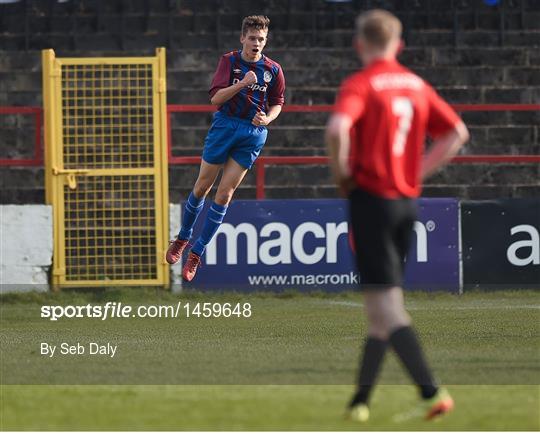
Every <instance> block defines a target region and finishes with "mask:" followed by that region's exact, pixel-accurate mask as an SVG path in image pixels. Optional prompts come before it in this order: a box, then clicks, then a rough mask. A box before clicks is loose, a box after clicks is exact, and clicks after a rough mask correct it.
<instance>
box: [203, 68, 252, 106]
mask: <svg viewBox="0 0 540 434" xmlns="http://www.w3.org/2000/svg"><path fill="white" fill-rule="evenodd" d="M254 83H257V75H256V74H255V73H254V72H253V71H248V72H247V73H246V75H245V76H244V78H243V79H242V80H240V81H239V82H238V83H236V84H233V85H231V86H229V87H225V88H223V89H220V90H218V91H217V92H216V93H215V94H214V96H213V97H212V98H211V99H210V103H211V104H213V105H221V104H224V103H226V102H227V101H229V100H230V99H231V98H232V97H233V96H235V95H236V94H237V93H238V92H240V91H241V90H242V89H243V88H245V87H248V86H251V85H252V84H254Z"/></svg>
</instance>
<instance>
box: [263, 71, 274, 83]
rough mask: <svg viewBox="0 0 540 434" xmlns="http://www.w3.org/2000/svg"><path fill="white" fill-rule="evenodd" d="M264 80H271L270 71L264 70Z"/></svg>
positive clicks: (267, 81)
mask: <svg viewBox="0 0 540 434" xmlns="http://www.w3.org/2000/svg"><path fill="white" fill-rule="evenodd" d="M263 78H264V81H265V82H266V83H270V82H271V81H272V73H271V72H270V71H264V76H263Z"/></svg>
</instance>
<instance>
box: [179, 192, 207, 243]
mask: <svg viewBox="0 0 540 434" xmlns="http://www.w3.org/2000/svg"><path fill="white" fill-rule="evenodd" d="M203 205H204V197H201V198H200V199H198V198H197V197H195V195H194V194H193V192H191V193H190V194H189V197H188V200H187V202H186V206H184V214H183V215H182V227H181V228H180V233H179V234H178V239H180V240H189V239H190V238H191V235H192V234H193V226H195V222H196V221H197V217H198V216H199V214H200V213H201V211H202V209H203Z"/></svg>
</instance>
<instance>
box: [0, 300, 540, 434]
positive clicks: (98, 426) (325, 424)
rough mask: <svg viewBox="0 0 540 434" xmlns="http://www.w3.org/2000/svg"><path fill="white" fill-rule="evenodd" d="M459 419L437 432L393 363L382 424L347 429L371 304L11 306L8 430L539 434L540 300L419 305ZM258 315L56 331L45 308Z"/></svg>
mask: <svg viewBox="0 0 540 434" xmlns="http://www.w3.org/2000/svg"><path fill="white" fill-rule="evenodd" d="M406 300H407V307H408V309H409V311H410V313H411V315H412V317H413V320H414V322H415V325H416V328H417V329H418V331H419V334H420V336H421V338H422V341H423V343H424V346H425V350H426V353H427V355H428V359H429V361H430V364H431V365H432V366H433V368H434V370H435V373H436V376H437V378H438V379H439V380H440V381H441V383H444V384H447V385H448V389H449V390H450V392H451V394H452V395H453V396H454V399H455V401H456V410H455V411H454V412H453V413H452V414H450V415H449V416H448V417H446V418H444V419H442V420H440V421H438V422H435V423H428V422H424V421H422V420H421V419H419V418H418V417H416V416H412V413H411V410H412V409H414V408H415V405H416V404H417V402H418V397H417V392H416V390H415V388H413V387H412V386H410V385H409V384H408V379H407V377H406V375H405V374H404V372H403V370H402V368H401V366H400V364H399V362H398V361H397V360H396V358H395V356H394V355H393V354H389V356H388V357H387V359H386V361H385V364H384V367H383V372H382V376H381V383H382V384H381V385H380V386H379V387H378V388H377V389H376V390H375V393H374V396H373V402H372V415H371V416H372V417H371V419H370V421H369V423H367V424H365V425H358V424H355V423H352V422H347V421H344V420H343V418H342V415H343V410H344V406H345V404H346V402H347V400H348V399H349V397H350V394H351V393H352V390H353V387H352V382H353V380H354V375H355V370H356V366H357V360H358V356H359V352H360V346H361V341H362V337H363V336H364V335H365V324H364V322H363V315H362V308H361V296H360V295H359V294H353V293H344V294H300V293H284V294H281V295H275V294H251V295H247V294H238V293H236V294H235V293H225V294H201V293H195V294H179V295H176V294H171V293H168V292H164V291H160V290H153V289H145V290H141V289H123V290H116V289H106V290H105V289H104V290H99V291H64V292H61V293H56V294H35V293H28V294H16V295H3V296H2V305H1V310H0V314H1V316H0V322H1V328H0V338H1V340H0V344H1V348H0V350H1V354H2V355H1V359H0V374H1V379H2V381H1V382H2V386H1V390H0V398H1V399H0V429H2V430H21V429H30V430H41V429H49V430H359V429H361V430H539V429H540V386H539V384H540V381H539V380H540V358H539V356H540V321H539V320H540V294H539V293H538V292H532V291H505V292H501V291H499V292H485V293H483V292H471V293H465V294H464V295H462V296H455V295H449V294H426V293H411V294H407V296H406ZM107 301H116V302H122V303H124V304H129V305H132V306H138V305H141V304H144V305H146V304H171V305H173V304H175V303H177V302H178V301H182V303H185V302H190V303H197V302H208V301H210V302H220V303H223V302H242V303H244V302H250V303H251V304H252V309H253V315H252V317H251V318H228V319H225V318H186V317H185V316H181V317H179V318H161V319H141V318H128V319H110V320H106V321H101V320H97V319H89V318H77V319H61V320H59V321H55V322H52V321H48V320H45V319H42V318H40V315H39V312H40V308H41V306H42V305H44V304H51V305H53V304H61V305H65V304H74V305H77V304H78V305H84V304H86V303H93V304H95V303H105V302H107ZM89 341H95V342H108V341H110V342H112V343H114V344H115V345H118V350H117V355H116V356H115V357H114V358H110V357H108V356H89V355H81V356H77V357H73V356H62V357H54V358H48V357H46V356H43V355H40V354H39V344H40V342H50V343H55V344H58V343H60V342H69V343H76V342H82V343H85V342H89Z"/></svg>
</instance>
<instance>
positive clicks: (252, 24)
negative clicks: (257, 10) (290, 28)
mask: <svg viewBox="0 0 540 434" xmlns="http://www.w3.org/2000/svg"><path fill="white" fill-rule="evenodd" d="M268 26H270V18H268V17H267V16H265V15H250V16H249V17H245V18H244V19H243V20H242V36H245V35H246V33H247V32H248V30H250V29H252V30H268Z"/></svg>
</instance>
